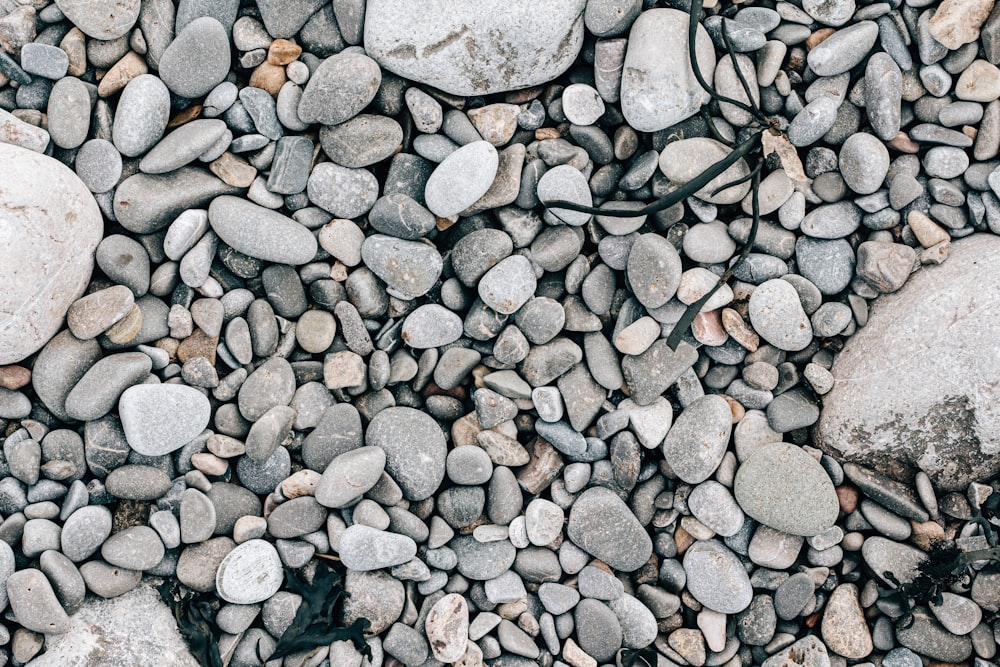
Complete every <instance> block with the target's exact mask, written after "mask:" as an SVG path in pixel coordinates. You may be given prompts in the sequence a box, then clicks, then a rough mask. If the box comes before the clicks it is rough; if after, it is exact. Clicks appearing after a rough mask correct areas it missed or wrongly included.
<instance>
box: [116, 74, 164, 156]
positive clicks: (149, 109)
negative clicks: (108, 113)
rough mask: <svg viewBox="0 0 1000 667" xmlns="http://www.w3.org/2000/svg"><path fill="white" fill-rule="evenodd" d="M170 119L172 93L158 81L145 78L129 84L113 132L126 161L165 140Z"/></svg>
mask: <svg viewBox="0 0 1000 667" xmlns="http://www.w3.org/2000/svg"><path fill="white" fill-rule="evenodd" d="M169 119H170V91H169V90H168V89H167V87H166V86H165V85H164V84H163V81H161V80H160V79H159V78H157V77H155V76H153V75H152V74H143V75H141V76H137V77H136V78H134V79H132V80H131V81H129V83H128V85H127V86H125V90H123V91H122V94H121V98H120V99H119V101H118V113H117V114H116V115H115V120H114V125H113V128H112V141H113V142H114V145H115V148H117V149H118V150H119V152H121V154H122V155H124V156H126V157H136V156H138V155H142V154H143V153H145V152H146V151H148V150H149V149H150V148H152V147H153V145H154V144H156V142H158V141H159V140H160V137H162V136H163V132H164V131H165V130H166V129H167V121H168V120H169Z"/></svg>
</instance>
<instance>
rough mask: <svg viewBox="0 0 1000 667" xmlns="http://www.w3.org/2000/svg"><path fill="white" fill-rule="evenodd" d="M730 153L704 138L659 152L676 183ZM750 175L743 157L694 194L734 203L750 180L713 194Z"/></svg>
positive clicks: (743, 194) (663, 169) (691, 177)
mask: <svg viewBox="0 0 1000 667" xmlns="http://www.w3.org/2000/svg"><path fill="white" fill-rule="evenodd" d="M685 20H686V19H685ZM731 152H732V149H731V148H729V147H728V146H726V145H725V144H722V143H719V142H718V141H716V140H715V139H708V138H705V137H694V138H693V139H681V140H680V141H673V142H671V143H669V144H667V145H666V147H665V148H664V149H663V150H662V151H661V152H660V171H661V172H663V175H664V176H666V177H667V178H669V179H670V180H671V181H673V182H674V183H676V184H677V185H683V184H685V183H687V182H688V181H692V180H694V179H695V178H697V177H698V176H699V175H700V174H701V173H702V172H703V171H705V170H706V169H708V168H709V167H711V166H712V165H713V164H715V163H716V162H719V161H720V160H722V159H723V158H725V157H726V156H727V155H729V153H731ZM749 175H750V167H749V166H748V165H747V163H746V160H744V159H743V158H740V159H739V160H737V161H736V162H735V163H734V164H733V165H731V166H730V167H729V168H728V169H726V170H725V171H724V172H722V173H721V174H719V175H718V176H716V177H715V178H713V179H712V180H711V181H709V182H708V183H707V184H706V185H705V186H704V187H702V188H701V189H700V190H698V191H697V192H696V193H694V196H695V197H698V198H699V199H702V200H704V201H707V202H709V203H710V204H735V203H736V202H738V201H740V200H741V199H743V198H744V197H746V196H747V193H748V192H750V181H749V180H746V181H744V182H743V183H740V184H739V185H733V186H731V187H728V188H726V189H725V190H722V191H721V192H718V193H716V194H712V193H713V192H714V191H715V190H716V189H717V188H719V187H720V186H722V185H725V184H726V183H729V182H731V181H736V180H738V179H741V178H744V177H746V176H749Z"/></svg>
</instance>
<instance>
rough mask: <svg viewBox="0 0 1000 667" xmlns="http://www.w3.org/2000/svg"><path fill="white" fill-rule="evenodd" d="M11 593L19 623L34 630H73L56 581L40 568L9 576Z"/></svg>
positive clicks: (9, 590)
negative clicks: (57, 589)
mask: <svg viewBox="0 0 1000 667" xmlns="http://www.w3.org/2000/svg"><path fill="white" fill-rule="evenodd" d="M7 595H8V596H9V599H10V608H11V610H12V611H13V612H14V616H15V617H16V618H17V622H18V623H19V624H20V625H22V626H24V627H25V628H27V629H28V630H31V631H33V632H42V633H45V634H51V635H61V634H64V633H65V632H68V631H69V629H70V624H71V622H70V619H69V616H67V615H66V611H65V610H64V609H63V608H62V605H60V604H59V600H58V598H56V595H55V592H54V591H53V590H52V584H51V583H49V580H48V578H46V576H45V575H44V574H43V573H42V572H41V571H40V570H36V569H32V568H28V569H24V570H18V571H17V572H15V573H13V574H12V575H10V576H9V577H8V578H7Z"/></svg>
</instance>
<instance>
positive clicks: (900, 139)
mask: <svg viewBox="0 0 1000 667" xmlns="http://www.w3.org/2000/svg"><path fill="white" fill-rule="evenodd" d="M889 145H890V146H891V147H892V148H894V149H896V150H897V151H899V152H900V153H916V152H917V151H919V150H920V146H919V145H918V144H917V142H915V141H914V140H913V139H910V136H909V135H908V134H906V132H903V131H902V130H900V131H899V134H897V135H896V136H894V137H893V138H892V139H890V140H889Z"/></svg>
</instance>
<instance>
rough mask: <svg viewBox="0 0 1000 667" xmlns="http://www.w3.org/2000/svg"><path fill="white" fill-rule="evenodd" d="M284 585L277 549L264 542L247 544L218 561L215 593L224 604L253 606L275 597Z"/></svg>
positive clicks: (254, 541) (253, 541)
mask: <svg viewBox="0 0 1000 667" xmlns="http://www.w3.org/2000/svg"><path fill="white" fill-rule="evenodd" d="M284 581H285V575H284V570H282V567H281V558H279V557H278V551H277V549H275V548H274V547H273V546H272V545H271V543H270V542H267V541H265V540H249V541H247V542H244V543H243V544H241V545H239V546H238V547H236V548H235V549H233V550H232V551H230V552H229V554H228V555H227V556H226V557H225V558H223V559H222V563H220V564H219V571H218V572H217V573H216V575H215V589H216V591H217V592H218V594H219V597H221V598H222V599H223V600H225V601H226V602H232V603H233V604H256V603H258V602H263V601H264V600H267V599H268V598H270V597H271V596H272V595H274V594H275V593H277V592H278V590H279V589H280V588H281V584H282V583H284Z"/></svg>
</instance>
